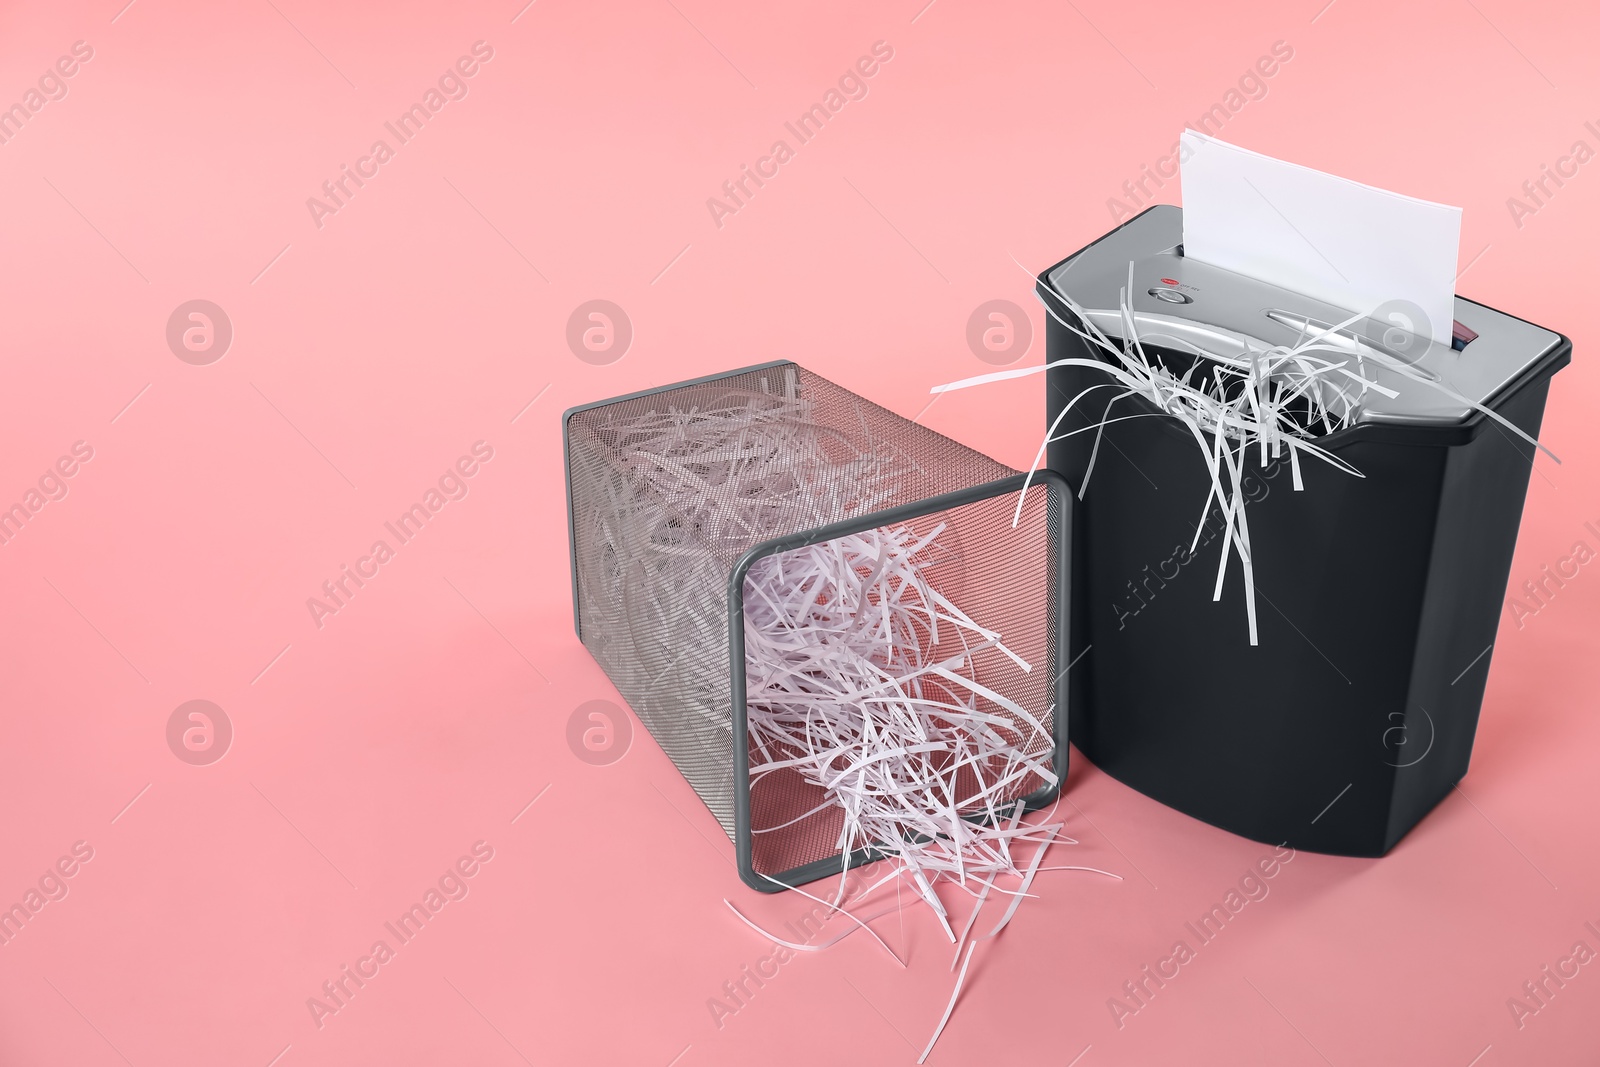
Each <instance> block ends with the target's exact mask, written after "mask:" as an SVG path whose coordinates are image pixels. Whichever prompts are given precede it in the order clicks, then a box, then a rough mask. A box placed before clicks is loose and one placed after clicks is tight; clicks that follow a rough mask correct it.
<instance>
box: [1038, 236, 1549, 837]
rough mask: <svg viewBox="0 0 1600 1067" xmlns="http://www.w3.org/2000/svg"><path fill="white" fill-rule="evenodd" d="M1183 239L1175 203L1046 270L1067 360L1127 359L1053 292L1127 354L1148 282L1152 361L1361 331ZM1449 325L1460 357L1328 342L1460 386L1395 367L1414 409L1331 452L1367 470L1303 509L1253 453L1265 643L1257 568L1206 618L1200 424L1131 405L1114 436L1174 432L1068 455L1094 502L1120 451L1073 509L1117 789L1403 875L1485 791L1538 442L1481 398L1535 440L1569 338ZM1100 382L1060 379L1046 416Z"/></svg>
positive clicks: (1125, 404)
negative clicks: (1469, 795)
mask: <svg viewBox="0 0 1600 1067" xmlns="http://www.w3.org/2000/svg"><path fill="white" fill-rule="evenodd" d="M1182 241H1183V216H1182V211H1181V209H1179V208H1176V207H1171V206H1158V207H1152V208H1150V209H1149V210H1147V211H1145V212H1144V213H1143V214H1141V215H1139V216H1137V217H1135V218H1133V219H1130V220H1128V221H1127V222H1126V223H1124V224H1123V225H1122V226H1120V227H1118V228H1117V229H1115V230H1113V231H1112V232H1110V233H1108V234H1106V235H1105V236H1104V237H1101V238H1100V239H1099V240H1097V241H1095V242H1094V243H1093V244H1091V245H1089V246H1088V247H1087V248H1084V249H1083V250H1081V251H1079V252H1077V253H1075V254H1074V255H1072V256H1069V257H1068V258H1066V259H1064V260H1062V261H1061V262H1060V263H1058V264H1056V265H1055V266H1053V267H1050V268H1049V269H1047V270H1046V271H1044V272H1043V273H1042V274H1041V275H1040V276H1039V278H1038V284H1037V290H1038V294H1039V296H1040V298H1041V299H1042V300H1044V301H1045V303H1046V304H1047V305H1048V306H1049V307H1050V308H1051V310H1052V312H1053V314H1052V315H1051V316H1050V317H1049V320H1048V327H1047V328H1048V333H1047V344H1048V351H1049V357H1050V359H1051V360H1056V359H1062V358H1072V357H1075V358H1083V359H1099V360H1102V361H1103V360H1104V359H1106V358H1109V357H1108V355H1107V354H1106V353H1104V352H1102V351H1100V350H1099V349H1097V348H1096V347H1094V346H1092V345H1090V344H1089V343H1087V342H1085V341H1083V340H1082V339H1080V338H1079V337H1077V336H1076V335H1075V334H1074V333H1073V332H1071V331H1069V330H1068V329H1066V328H1065V327H1064V326H1063V325H1062V324H1061V323H1060V322H1058V321H1055V316H1056V315H1059V316H1061V317H1062V318H1063V319H1065V320H1066V321H1068V322H1075V324H1076V319H1075V313H1074V312H1073V311H1071V310H1069V308H1068V307H1067V306H1066V305H1065V304H1064V303H1063V302H1062V300H1061V299H1060V296H1059V294H1063V293H1064V294H1066V295H1068V296H1070V297H1071V298H1072V300H1073V301H1074V302H1075V303H1076V304H1077V305H1078V307H1080V308H1081V309H1082V310H1083V314H1084V315H1086V316H1087V317H1089V318H1090V319H1092V320H1093V321H1094V323H1095V324H1096V325H1097V326H1098V327H1099V328H1100V329H1101V330H1102V331H1103V332H1104V333H1105V334H1106V335H1107V336H1108V337H1110V338H1112V339H1114V340H1117V341H1119V342H1120V341H1124V340H1125V337H1124V332H1125V331H1124V326H1123V318H1122V312H1121V309H1120V301H1121V297H1120V293H1121V291H1122V290H1123V289H1124V288H1125V287H1128V278H1129V265H1130V263H1131V264H1132V271H1133V284H1132V286H1131V287H1128V291H1129V293H1130V298H1129V299H1130V305H1131V312H1132V318H1133V320H1134V324H1135V326H1136V328H1137V332H1138V335H1139V337H1140V339H1141V343H1142V345H1143V346H1144V348H1145V350H1146V352H1153V353H1154V354H1156V355H1157V356H1165V357H1168V358H1173V359H1179V358H1186V359H1188V360H1191V361H1192V360H1193V359H1194V356H1193V355H1192V352H1193V349H1192V348H1189V347H1187V346H1188V344H1193V345H1198V346H1199V347H1201V348H1204V349H1205V350H1206V351H1208V352H1216V353H1218V354H1227V353H1228V352H1230V351H1232V352H1237V351H1241V350H1243V349H1245V348H1247V347H1250V346H1253V347H1254V348H1255V349H1256V350H1261V349H1263V348H1266V347H1269V346H1272V345H1293V344H1295V343H1296V341H1297V340H1299V339H1301V338H1303V337H1304V336H1305V335H1306V331H1307V330H1308V329H1312V330H1326V329H1329V328H1330V327H1332V326H1335V325H1338V324H1340V323H1343V322H1344V321H1345V320H1347V319H1348V318H1349V317H1350V315H1351V312H1349V311H1346V310H1344V309H1341V308H1336V307H1332V306H1329V305H1327V304H1324V303H1321V302H1319V301H1317V300H1314V299H1311V298H1309V297H1306V296H1304V295H1301V294H1298V293H1294V292H1290V291H1288V290H1285V289H1281V288H1278V287H1275V286H1273V285H1270V284H1267V283H1264V282H1261V281H1257V280H1254V279H1251V278H1248V277H1245V276H1243V275H1240V274H1236V273H1233V272H1230V271H1227V270H1222V269H1220V268H1217V267H1214V266H1210V265H1208V264H1205V263H1202V262H1199V261H1196V260H1193V259H1190V258H1186V257H1185V256H1184V254H1183V246H1182ZM1361 310H1367V309H1361ZM1454 313H1455V318H1456V322H1455V324H1454V330H1453V336H1454V343H1453V344H1450V345H1446V344H1441V343H1439V342H1437V341H1433V340H1431V339H1430V337H1429V336H1428V334H1429V331H1427V330H1425V329H1422V328H1418V325H1417V324H1410V325H1408V326H1405V327H1404V328H1401V327H1397V326H1396V325H1395V324H1394V322H1393V321H1374V320H1371V319H1366V320H1360V321H1358V322H1357V323H1354V324H1351V325H1349V326H1346V327H1345V328H1344V329H1342V330H1341V331H1340V332H1339V333H1338V334H1337V335H1329V336H1330V339H1331V340H1333V341H1334V342H1335V343H1337V344H1339V345H1341V346H1343V347H1348V348H1349V349H1350V350H1351V351H1352V353H1356V352H1360V351H1362V350H1363V349H1362V348H1361V346H1368V347H1367V348H1366V349H1365V351H1368V352H1370V351H1378V352H1382V353H1384V354H1386V355H1388V356H1390V357H1394V358H1402V359H1404V360H1405V361H1406V362H1407V363H1409V364H1411V365H1412V367H1413V368H1414V370H1415V371H1416V372H1417V373H1418V374H1420V375H1421V376H1423V377H1426V378H1429V379H1430V380H1437V381H1439V382H1440V383H1442V384H1444V385H1446V386H1448V387H1449V388H1450V389H1451V390H1453V391H1454V392H1455V393H1456V394H1457V397H1452V396H1450V395H1449V393H1447V392H1445V391H1444V390H1441V389H1437V388H1432V387H1429V386H1428V385H1425V384H1423V383H1419V382H1416V381H1414V380H1409V379H1408V378H1407V377H1406V376H1403V375H1399V374H1396V373H1395V372H1394V371H1392V370H1384V369H1378V370H1376V371H1375V372H1374V373H1375V375H1376V377H1377V379H1378V380H1379V381H1380V382H1382V383H1383V384H1385V385H1387V386H1390V387H1392V388H1393V389H1394V391H1396V392H1398V394H1399V395H1398V396H1396V397H1393V398H1390V397H1387V396H1384V395H1382V394H1381V393H1378V392H1375V391H1374V392H1370V393H1368V394H1366V395H1365V396H1364V397H1363V398H1362V400H1361V402H1360V405H1359V411H1358V413H1357V414H1356V416H1355V417H1354V419H1353V421H1352V422H1351V423H1350V424H1349V425H1347V426H1345V427H1344V428H1343V429H1340V430H1337V431H1335V432H1333V433H1329V434H1326V435H1324V436H1321V437H1318V438H1316V439H1315V443H1316V444H1317V445H1319V446H1321V447H1322V448H1324V449H1327V450H1328V451H1329V452H1331V453H1332V454H1334V455H1336V456H1337V457H1339V458H1340V459H1341V460H1343V461H1345V462H1346V463H1348V464H1350V465H1351V466H1353V467H1354V468H1355V469H1356V470H1357V471H1359V472H1360V476H1359V477H1358V476H1355V475H1352V474H1350V473H1347V472H1343V471H1340V470H1338V469H1336V468H1335V467H1333V466H1330V465H1328V464H1326V463H1323V462H1319V461H1317V460H1316V459H1314V458H1306V457H1304V456H1302V458H1301V462H1300V467H1301V471H1302V475H1303V490H1302V491H1298V492H1297V491H1295V489H1294V487H1293V485H1292V476H1291V473H1290V471H1289V469H1288V467H1289V464H1288V461H1287V459H1284V460H1282V461H1281V462H1276V463H1274V462H1271V461H1269V462H1268V463H1267V464H1265V465H1264V466H1263V465H1262V464H1261V463H1260V462H1259V457H1258V456H1257V454H1256V452H1255V450H1254V449H1252V450H1250V454H1249V455H1248V457H1247V459H1246V463H1247V466H1246V470H1247V471H1248V472H1249V473H1248V475H1247V476H1246V478H1245V480H1244V483H1243V495H1244V497H1245V500H1246V504H1245V507H1246V510H1247V516H1248V522H1249V528H1250V541H1251V557H1252V563H1253V568H1254V575H1255V581H1254V587H1255V591H1256V601H1257V613H1258V614H1257V618H1258V640H1259V643H1258V644H1257V645H1251V644H1250V639H1249V633H1248V629H1247V625H1246V615H1245V604H1244V595H1245V593H1244V582H1243V577H1242V570H1241V566H1240V564H1239V561H1238V560H1237V558H1235V559H1233V560H1231V561H1230V563H1229V571H1228V574H1227V580H1226V585H1225V586H1224V592H1223V596H1222V598H1221V600H1220V602H1214V601H1213V599H1212V598H1213V586H1214V582H1215V577H1216V574H1217V569H1218V565H1219V561H1220V554H1221V553H1222V552H1223V551H1224V538H1223V537H1222V536H1220V533H1221V531H1222V529H1223V521H1222V516H1221V511H1220V508H1219V506H1218V505H1217V504H1216V503H1213V504H1212V505H1211V511H1210V513H1209V514H1208V515H1206V516H1205V517H1204V519H1203V520H1202V516H1201V508H1202V505H1203V504H1204V503H1205V501H1206V499H1207V490H1208V488H1209V480H1208V474H1207V471H1206V465H1205V461H1204V459H1203V458H1202V457H1201V456H1200V454H1199V450H1198V448H1197V447H1196V442H1195V439H1194V437H1193V436H1192V435H1191V434H1190V432H1189V431H1188V430H1187V429H1186V428H1185V427H1183V426H1182V425H1181V424H1180V423H1179V422H1178V421H1177V420H1176V419H1173V418H1171V417H1168V416H1164V415H1162V414H1160V413H1159V412H1158V411H1157V409H1156V408H1155V407H1154V406H1153V405H1151V404H1149V403H1148V402H1146V401H1144V400H1143V399H1142V398H1139V397H1125V398H1123V399H1120V400H1116V401H1115V404H1116V405H1117V407H1116V409H1115V410H1114V411H1112V412H1111V418H1114V419H1117V418H1119V417H1120V416H1125V415H1129V414H1135V413H1142V414H1148V415H1151V416H1153V417H1149V418H1126V419H1119V421H1107V422H1105V424H1104V426H1103V429H1102V430H1100V431H1099V433H1096V432H1082V433H1077V434H1074V435H1072V436H1069V437H1066V438H1065V439H1062V440H1057V441H1055V442H1054V443H1052V444H1051V446H1050V451H1049V466H1050V467H1051V468H1052V469H1053V470H1055V471H1056V472H1058V473H1059V474H1061V475H1062V476H1064V477H1065V479H1066V481H1067V483H1068V485H1069V487H1070V489H1071V490H1072V491H1073V492H1077V491H1078V490H1079V489H1080V488H1082V487H1083V486H1084V485H1085V473H1086V472H1087V471H1088V470H1089V464H1090V457H1091V452H1092V451H1093V450H1094V448H1095V441H1096V438H1097V437H1099V436H1102V435H1103V437H1102V439H1101V440H1100V442H1099V452H1098V456H1097V458H1095V460H1094V464H1095V465H1094V468H1093V470H1092V472H1091V474H1090V477H1089V478H1088V481H1087V488H1086V490H1085V492H1084V495H1083V497H1082V500H1081V501H1080V502H1079V503H1078V504H1077V506H1076V507H1074V508H1073V509H1072V511H1071V514H1072V520H1071V521H1072V536H1071V545H1072V607H1071V611H1072V621H1071V625H1070V628H1069V629H1070V633H1071V640H1072V649H1071V656H1072V659H1071V660H1070V661H1069V662H1071V663H1072V666H1071V668H1070V671H1069V683H1070V698H1069V707H1070V709H1071V711H1070V724H1069V733H1070V736H1071V738H1072V740H1073V742H1074V743H1075V744H1076V745H1077V746H1078V748H1079V749H1080V751H1082V753H1083V754H1084V755H1085V756H1087V757H1088V758H1089V759H1090V760H1091V761H1092V762H1093V763H1095V764H1096V765H1097V766H1099V767H1100V768H1101V769H1102V770H1104V771H1105V772H1106V773H1107V774H1109V775H1111V776H1112V777H1114V778H1116V779H1118V780H1119V781H1121V782H1123V783H1125V784H1127V785H1129V786H1131V787H1133V788H1134V789H1137V790H1138V791H1140V792H1142V793H1144V794H1146V795H1148V796H1150V797H1152V798H1154V799H1156V800H1158V801H1161V802H1162V803H1164V804H1167V805H1169V806H1171V807H1173V808H1176V809H1177V810H1179V811H1181V812H1185V813H1187V814H1189V815H1191V816H1193V817H1195V818H1198V819H1201V820H1204V821H1205V822H1208V823H1211V824H1213V825H1215V826H1218V827H1221V828H1223V829H1225V830H1228V831H1231V832H1233V833H1236V834H1240V835H1243V836H1245V837H1248V838H1253V839H1255V840H1258V841H1263V842H1268V843H1271V844H1275V845H1276V844H1280V843H1287V844H1289V845H1291V846H1292V847H1295V848H1298V849H1304V850H1308V851H1313V852H1324V853H1334V854H1341V855H1352V856H1381V855H1383V854H1384V853H1386V852H1387V851H1388V850H1389V849H1390V848H1392V847H1393V846H1394V845H1395V843H1396V842H1397V841H1399V840H1400V838H1401V837H1403V836H1404V835H1405V834H1406V832H1407V831H1408V830H1410V829H1411V827H1413V826H1414V825H1416V824H1417V822H1418V821H1420V820H1421V819H1422V817H1423V816H1424V815H1426V814H1427V813H1428V812H1429V811H1430V810H1431V809H1432V808H1433V807H1434V806H1435V805H1436V804H1438V803H1439V802H1440V801H1441V800H1443V799H1444V797H1445V796H1446V795H1447V794H1448V793H1449V792H1450V791H1451V789H1452V788H1453V787H1454V786H1455V784H1456V782H1458V781H1459V780H1460V779H1461V777H1462V776H1463V775H1464V774H1465V773H1466V770H1467V762H1468V759H1469V757H1470V755H1471V751H1472V742H1473V735H1474V733H1475V731H1476V728H1477V722H1478V712H1479V708H1480V705H1481V703H1482V699H1483V693H1484V685H1485V681H1486V679H1487V675H1488V671H1489V664H1490V662H1491V661H1492V659H1493V644H1494V641H1495V633H1496V629H1497V625H1498V621H1499V616H1500V608H1501V602H1502V598H1503V596H1504V594H1505V589H1506V582H1507V577H1508V574H1509V571H1510V566H1511V556H1512V550H1513V548H1514V547H1515V544H1516V536H1517V528H1518V524H1519V522H1520V519H1521V514H1522V506H1523V500H1524V497H1525V495H1526V492H1527V486H1528V479H1529V476H1530V471H1531V464H1532V462H1533V457H1534V454H1535V450H1534V447H1533V446H1532V445H1530V444H1529V443H1528V442H1527V441H1526V440H1524V439H1522V438H1521V437H1519V436H1518V435H1516V434H1515V433H1513V432H1511V431H1510V430H1508V429H1506V427H1504V426H1502V425H1500V424H1498V423H1497V422H1495V421H1494V420H1493V419H1491V418H1489V417H1488V416H1486V415H1485V414H1484V413H1483V412H1481V411H1479V410H1476V409H1475V408H1474V407H1473V406H1471V405H1470V404H1466V403H1463V402H1462V399H1460V398H1465V399H1467V400H1471V401H1475V402H1477V403H1479V404H1481V405H1483V406H1485V407H1488V408H1491V409H1492V410H1493V411H1495V412H1496V413H1497V414H1499V415H1501V416H1502V417H1504V418H1505V419H1506V420H1508V421H1509V422H1510V423H1512V424H1514V425H1515V426H1517V427H1518V428H1520V429H1521V430H1523V431H1524V432H1526V433H1527V434H1529V435H1530V436H1535V437H1536V436H1537V435H1538V433H1539V424H1540V420H1541V418H1542V416H1543V413H1544V406H1545V399H1546V396H1547V394H1548V391H1549V386H1550V379H1551V376H1552V375H1553V374H1554V373H1555V372H1556V371H1557V370H1558V369H1560V368H1561V367H1563V366H1565V365H1566V364H1567V363H1568V362H1570V360H1571V348H1572V346H1571V342H1570V341H1569V340H1568V339H1567V338H1566V337H1563V336H1562V335H1560V334H1558V333H1555V332H1553V331H1550V330H1546V329H1543V328H1541V327H1538V326H1535V325H1533V324H1531V323H1528V322H1525V321H1523V320H1521V319H1518V318H1515V317H1513V316H1511V315H1507V314H1505V313H1503V312H1500V311H1496V310H1494V309H1492V308H1489V307H1485V306H1483V305H1482V304H1478V303H1474V302H1473V301H1471V300H1467V299H1464V298H1462V297H1459V296H1458V297H1456V298H1455V308H1454ZM1079 325H1080V328H1081V324H1079ZM1412 331H1414V332H1412ZM1184 352H1189V353H1191V354H1190V355H1187V356H1184V355H1183V353H1184ZM1368 365H1369V366H1370V365H1371V364H1370V363H1369V364H1368ZM1101 380H1107V376H1105V375H1103V374H1101V373H1100V372H1098V371H1097V370H1094V369H1093V368H1088V367H1057V368H1053V369H1052V370H1050V372H1049V373H1048V375H1047V384H1046V389H1047V394H1048V398H1049V399H1048V402H1047V413H1048V418H1049V420H1050V421H1052V422H1053V421H1054V420H1055V418H1056V416H1057V415H1058V414H1059V413H1060V412H1061V410H1062V407H1063V405H1064V404H1065V403H1066V402H1067V400H1068V398H1070V397H1073V396H1076V395H1078V394H1079V393H1080V392H1082V391H1083V390H1084V389H1085V388H1086V387H1088V386H1090V385H1093V384H1096V383H1097V381H1101ZM1113 393H1114V391H1113V390H1105V389H1100V390H1094V391H1093V392H1091V393H1090V394H1089V395H1088V396H1087V397H1086V398H1085V399H1084V400H1081V401H1079V403H1078V404H1077V405H1075V406H1074V408H1073V410H1072V411H1070V412H1069V413H1068V416H1067V418H1066V419H1065V420H1064V422H1063V423H1062V425H1061V427H1060V428H1059V431H1058V432H1064V431H1070V430H1073V429H1080V430H1081V429H1084V428H1085V427H1094V426H1096V425H1098V424H1100V423H1101V422H1102V420H1104V419H1105V418H1106V416H1107V404H1108V403H1110V402H1112V401H1111V400H1110V397H1111V396H1112V395H1113ZM1197 528H1198V530H1197ZM1197 532H1198V537H1199V540H1198V544H1197V545H1196V547H1195V548H1194V550H1193V551H1192V552H1190V551H1189V547H1190V545H1191V543H1192V542H1194V541H1195V538H1196V535H1197Z"/></svg>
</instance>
